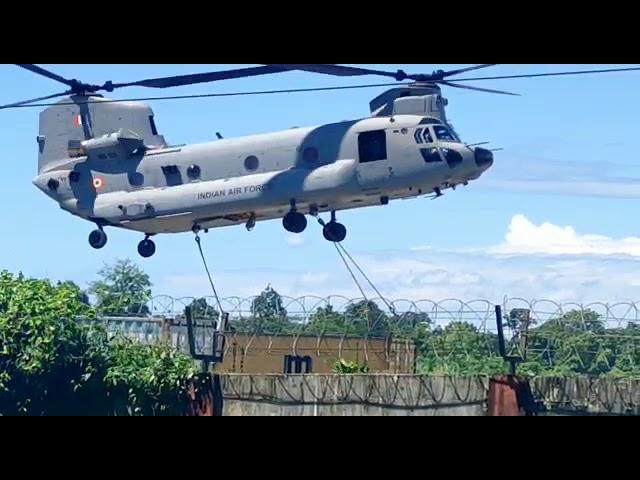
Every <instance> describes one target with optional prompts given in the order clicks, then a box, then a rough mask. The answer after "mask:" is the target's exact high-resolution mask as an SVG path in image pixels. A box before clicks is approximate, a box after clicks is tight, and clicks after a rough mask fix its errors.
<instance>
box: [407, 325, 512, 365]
mask: <svg viewBox="0 0 640 480" xmlns="http://www.w3.org/2000/svg"><path fill="white" fill-rule="evenodd" d="M421 341H422V345H421V349H420V357H419V360H418V365H419V370H420V372H421V373H437V374H447V375H488V374H492V373H497V372H502V371H504V370H505V365H504V361H503V359H502V358H501V357H499V356H498V341H497V336H496V335H492V334H488V333H483V332H480V331H479V330H478V328H477V327H476V326H475V325H473V324H471V323H468V322H451V323H449V324H448V325H447V326H446V327H444V328H437V329H435V330H434V331H433V332H430V333H428V334H426V335H424V336H423V337H422V338H421Z"/></svg>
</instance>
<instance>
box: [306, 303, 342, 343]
mask: <svg viewBox="0 0 640 480" xmlns="http://www.w3.org/2000/svg"><path fill="white" fill-rule="evenodd" d="M304 331H305V333H308V334H312V335H340V336H342V335H345V334H347V333H349V329H348V326H347V325H346V323H345V316H344V314H342V313H340V312H336V311H335V310H334V309H333V306H332V305H327V306H325V307H319V308H318V309H317V310H316V311H315V312H313V313H312V314H311V315H310V316H309V322H308V323H307V325H306V326H305V329H304Z"/></svg>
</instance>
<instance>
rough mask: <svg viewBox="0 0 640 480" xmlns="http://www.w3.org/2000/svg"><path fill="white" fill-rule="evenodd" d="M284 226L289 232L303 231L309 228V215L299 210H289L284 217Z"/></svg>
mask: <svg viewBox="0 0 640 480" xmlns="http://www.w3.org/2000/svg"><path fill="white" fill-rule="evenodd" d="M282 226H283V227H284V229H285V230H286V231H287V232H291V233H302V232H304V231H305V230H306V228H307V217H305V216H304V215H303V214H301V213H299V212H289V213H287V215H285V217H284V218H283V219H282Z"/></svg>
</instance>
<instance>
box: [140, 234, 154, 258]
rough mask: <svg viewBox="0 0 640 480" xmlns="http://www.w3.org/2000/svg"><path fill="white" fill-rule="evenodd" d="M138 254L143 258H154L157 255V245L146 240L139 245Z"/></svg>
mask: <svg viewBox="0 0 640 480" xmlns="http://www.w3.org/2000/svg"><path fill="white" fill-rule="evenodd" d="M138 253H139V254H140V256H141V257H142V258H149V257H152V256H153V254H154V253H156V244H155V243H153V241H152V240H149V239H148V238H146V239H144V240H142V241H141V242H140V243H139V244H138Z"/></svg>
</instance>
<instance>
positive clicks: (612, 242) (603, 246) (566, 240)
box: [488, 215, 640, 257]
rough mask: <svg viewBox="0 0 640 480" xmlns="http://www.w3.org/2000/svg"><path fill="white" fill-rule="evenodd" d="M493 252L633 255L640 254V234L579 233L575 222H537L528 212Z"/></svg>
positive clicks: (514, 221)
mask: <svg viewBox="0 0 640 480" xmlns="http://www.w3.org/2000/svg"><path fill="white" fill-rule="evenodd" d="M488 252H489V253H493V254H548V255H585V254H589V255H615V254H619V255H631V256H634V257H640V238H638V237H629V238H622V239H613V238H609V237H605V236H602V235H593V234H579V233H577V232H576V231H575V229H574V228H573V227H571V226H558V225H554V224H551V223H543V224H540V225H536V224H534V223H532V222H531V221H530V220H529V219H527V218H526V217H525V216H524V215H516V216H514V217H513V218H512V219H511V224H510V225H509V229H508V232H507V235H506V237H505V242H504V243H503V244H501V245H498V246H496V247H492V248H489V249H488Z"/></svg>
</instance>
